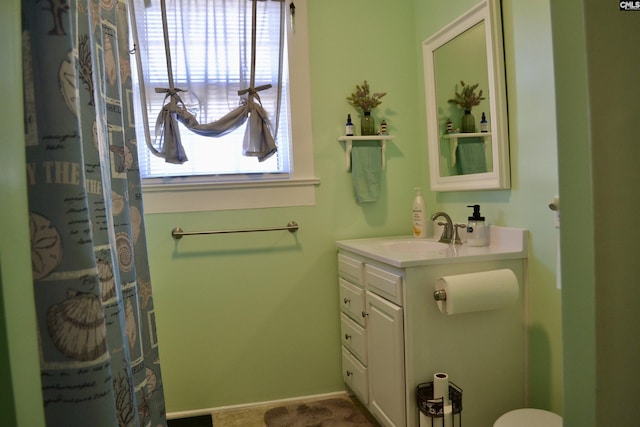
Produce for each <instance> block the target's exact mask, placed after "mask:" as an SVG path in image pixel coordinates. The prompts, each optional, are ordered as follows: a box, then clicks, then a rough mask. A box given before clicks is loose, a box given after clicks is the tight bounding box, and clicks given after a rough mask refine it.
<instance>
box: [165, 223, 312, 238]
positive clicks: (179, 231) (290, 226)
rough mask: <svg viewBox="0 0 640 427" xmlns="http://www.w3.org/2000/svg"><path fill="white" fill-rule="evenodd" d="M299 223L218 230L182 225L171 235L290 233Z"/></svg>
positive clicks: (296, 228)
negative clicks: (188, 229)
mask: <svg viewBox="0 0 640 427" xmlns="http://www.w3.org/2000/svg"><path fill="white" fill-rule="evenodd" d="M298 228H300V227H299V226H298V223H297V222H295V221H289V223H287V226H286V227H269V228H245V229H237V230H216V231H184V230H183V229H182V228H180V227H175V228H174V229H173V230H171V237H173V238H174V239H176V240H178V239H182V236H195V235H201V234H230V233H255V232H260V231H281V230H287V231H288V232H290V233H295V232H296V231H298Z"/></svg>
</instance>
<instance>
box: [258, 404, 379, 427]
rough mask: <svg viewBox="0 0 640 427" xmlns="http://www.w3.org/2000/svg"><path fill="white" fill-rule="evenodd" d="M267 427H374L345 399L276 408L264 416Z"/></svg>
mask: <svg viewBox="0 0 640 427" xmlns="http://www.w3.org/2000/svg"><path fill="white" fill-rule="evenodd" d="M264 422H265V424H266V425H267V427H376V426H377V424H374V423H373V422H372V421H370V420H369V419H368V418H367V416H366V415H365V414H364V413H363V410H362V409H360V408H359V407H358V406H357V405H355V404H354V403H353V402H351V401H350V400H347V399H339V398H336V399H326V400H318V401H315V402H306V403H298V404H293V405H289V406H278V407H276V408H273V409H270V410H268V411H267V412H265V414H264Z"/></svg>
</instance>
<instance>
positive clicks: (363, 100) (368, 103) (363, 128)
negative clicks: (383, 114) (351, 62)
mask: <svg viewBox="0 0 640 427" xmlns="http://www.w3.org/2000/svg"><path fill="white" fill-rule="evenodd" d="M386 94H387V93H386V92H375V93H371V92H370V89H369V83H367V81H366V80H365V81H364V83H362V85H356V91H355V92H353V93H352V94H351V95H350V96H348V97H347V102H349V104H351V105H352V106H353V107H354V108H355V109H356V110H359V111H360V112H361V113H362V118H361V121H360V134H361V135H375V134H376V130H375V122H374V120H373V117H372V116H371V111H372V110H373V109H374V108H376V107H377V106H378V105H380V104H382V101H380V98H382V97H383V96H385V95H386Z"/></svg>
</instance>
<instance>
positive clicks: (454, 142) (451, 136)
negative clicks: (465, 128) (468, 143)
mask: <svg viewBox="0 0 640 427" xmlns="http://www.w3.org/2000/svg"><path fill="white" fill-rule="evenodd" d="M464 138H482V139H483V142H484V143H485V144H486V143H487V138H491V132H464V133H462V132H459V133H445V134H444V135H442V139H448V140H449V141H450V142H449V150H450V151H451V156H450V158H451V161H450V165H451V167H454V166H455V165H456V149H457V148H458V139H464Z"/></svg>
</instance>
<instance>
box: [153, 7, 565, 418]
mask: <svg viewBox="0 0 640 427" xmlns="http://www.w3.org/2000/svg"><path fill="white" fill-rule="evenodd" d="M475 3H476V2H475V1H471V0H467V1H465V2H455V4H452V3H451V2H448V1H445V0H441V1H435V0H433V1H430V2H428V4H427V3H426V2H419V1H414V0H404V4H399V3H398V2H388V1H383V0H376V1H371V0H358V1H355V0H352V1H349V2H344V1H337V0H335V1H331V0H323V1H314V0H310V1H309V6H308V8H309V34H310V41H309V43H310V46H309V52H310V61H311V82H312V83H311V84H312V87H311V101H312V114H313V123H312V124H313V129H312V132H313V139H314V159H315V168H316V175H317V176H318V177H319V178H320V180H321V184H320V185H319V187H318V188H317V190H316V197H317V203H316V206H313V207H299V208H282V209H259V210H245V211H223V212H206V213H190V214H154V215H147V217H146V218H147V227H148V230H149V232H148V236H149V237H148V238H149V248H150V259H151V271H152V275H153V283H154V293H155V298H156V304H157V307H158V313H157V316H158V317H157V319H158V330H159V336H160V340H161V354H162V364H163V374H164V379H165V382H166V396H167V405H168V408H169V411H180V410H188V409H197V408H205V407H212V406H220V405H228V404H238V403H244V402H255V401H262V400H270V399H278V398H285V397H291V396H299V395H305V394H315V393H323V392H330V391H335V390H340V389H342V388H343V385H342V380H341V378H340V354H339V340H338V333H339V324H338V304H337V289H336V288H337V287H336V279H335V278H336V275H337V273H336V260H335V254H336V250H335V245H334V242H335V240H338V239H342V238H354V237H365V236H375V235H392V234H408V233H409V230H410V228H409V225H410V220H409V216H410V215H409V211H410V206H411V201H412V198H413V194H414V193H413V190H412V188H413V187H414V186H416V185H420V186H422V187H423V189H424V190H425V193H426V199H427V209H428V210H429V211H431V212H434V211H436V210H440V209H444V210H447V211H448V212H451V213H452V214H453V216H454V218H455V219H457V220H458V221H460V222H462V221H465V220H466V217H467V215H468V209H467V208H466V205H468V204H471V203H480V204H481V205H482V207H483V213H484V214H485V215H486V216H487V217H488V218H489V219H490V220H491V222H492V223H493V224H497V225H507V226H516V227H525V228H528V229H529V230H531V248H530V250H531V257H530V301H531V305H532V308H531V310H530V335H531V351H530V358H531V365H530V378H531V386H530V403H531V405H533V406H537V407H543V408H546V409H551V410H553V411H555V412H559V413H561V412H562V398H561V390H562V380H561V378H562V369H561V355H562V344H561V321H560V291H559V290H558V289H556V248H557V239H558V230H556V229H555V228H554V225H553V215H552V213H551V211H550V210H549V209H548V207H547V204H548V202H549V200H550V199H551V198H552V197H553V196H554V195H556V194H557V193H558V184H557V179H558V178H557V160H556V159H557V157H556V136H555V116H554V110H555V105H554V88H553V84H554V82H553V62H552V51H551V33H550V17H549V4H548V2H533V4H529V3H527V4H521V3H522V2H513V1H505V2H504V3H505V4H504V16H505V39H506V40H507V41H506V46H505V50H506V63H507V84H508V93H509V115H510V120H509V126H510V136H511V149H512V152H511V167H512V171H513V188H512V190H509V191H489V192H462V193H449V194H444V193H443V194H438V195H436V194H432V193H430V192H429V191H428V178H427V177H428V170H427V169H426V168H427V154H426V126H425V119H424V117H425V108H424V83H423V75H422V56H421V55H422V52H421V43H422V41H423V40H424V39H426V38H427V37H428V36H429V35H431V34H432V33H433V32H435V31H437V30H438V29H439V28H440V27H442V26H443V25H445V24H446V23H447V22H449V21H450V20H451V19H453V18H455V17H457V16H458V15H460V14H462V13H463V12H465V11H466V10H467V9H469V8H470V7H471V6H473V5H474V4H475ZM403 6H404V7H403ZM414 8H415V10H414ZM337 11H338V12H337ZM328 22H331V26H332V28H334V29H335V30H332V31H327V23H328ZM408 23H409V25H408ZM411 24H413V25H411ZM390 29H393V31H390ZM364 79H367V80H368V81H369V83H370V84H371V86H372V88H373V89H374V90H376V91H387V92H388V95H387V96H386V97H385V98H384V99H383V104H382V105H381V106H380V107H379V108H378V109H377V110H376V111H375V113H374V115H375V116H376V119H378V121H379V120H381V119H383V118H384V119H386V120H387V122H388V123H389V128H390V133H392V134H394V135H395V136H396V138H395V140H394V141H393V142H392V143H391V144H390V147H389V149H388V151H387V156H388V164H387V169H386V171H385V178H384V179H385V180H384V184H383V189H382V194H381V197H380V200H379V201H378V202H377V203H373V204H369V205H358V204H357V203H356V202H355V200H354V198H353V190H352V186H351V176H350V174H348V173H346V172H345V171H344V150H343V147H342V145H341V144H339V143H338V142H337V141H336V138H337V136H338V135H341V134H342V132H343V127H344V126H343V124H344V119H345V117H346V114H347V113H352V115H354V113H355V112H354V111H353V110H352V109H351V108H350V107H349V106H348V104H347V103H346V101H345V97H346V96H347V95H348V94H349V93H350V92H351V91H352V89H353V87H354V85H355V84H356V83H360V82H361V81H362V80H364ZM356 124H357V121H356ZM289 220H296V221H298V223H299V224H300V226H301V229H300V231H299V232H298V233H297V235H296V236H295V237H294V236H290V235H288V234H286V233H284V234H283V235H250V236H249V235H232V236H223V237H220V236H207V237H197V238H194V237H192V238H187V239H183V240H182V241H180V242H178V243H175V242H174V241H173V240H172V239H171V238H170V236H169V232H170V230H171V229H172V228H173V227H174V226H176V225H180V226H182V227H183V228H189V229H194V230H195V229H211V228H222V229H224V228H242V227H252V226H262V225H265V226H268V225H273V224H282V223H286V222H287V221H289ZM194 349H196V350H195V351H194ZM285 378H286V381H283V379H285ZM461 381H462V382H463V380H461Z"/></svg>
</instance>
